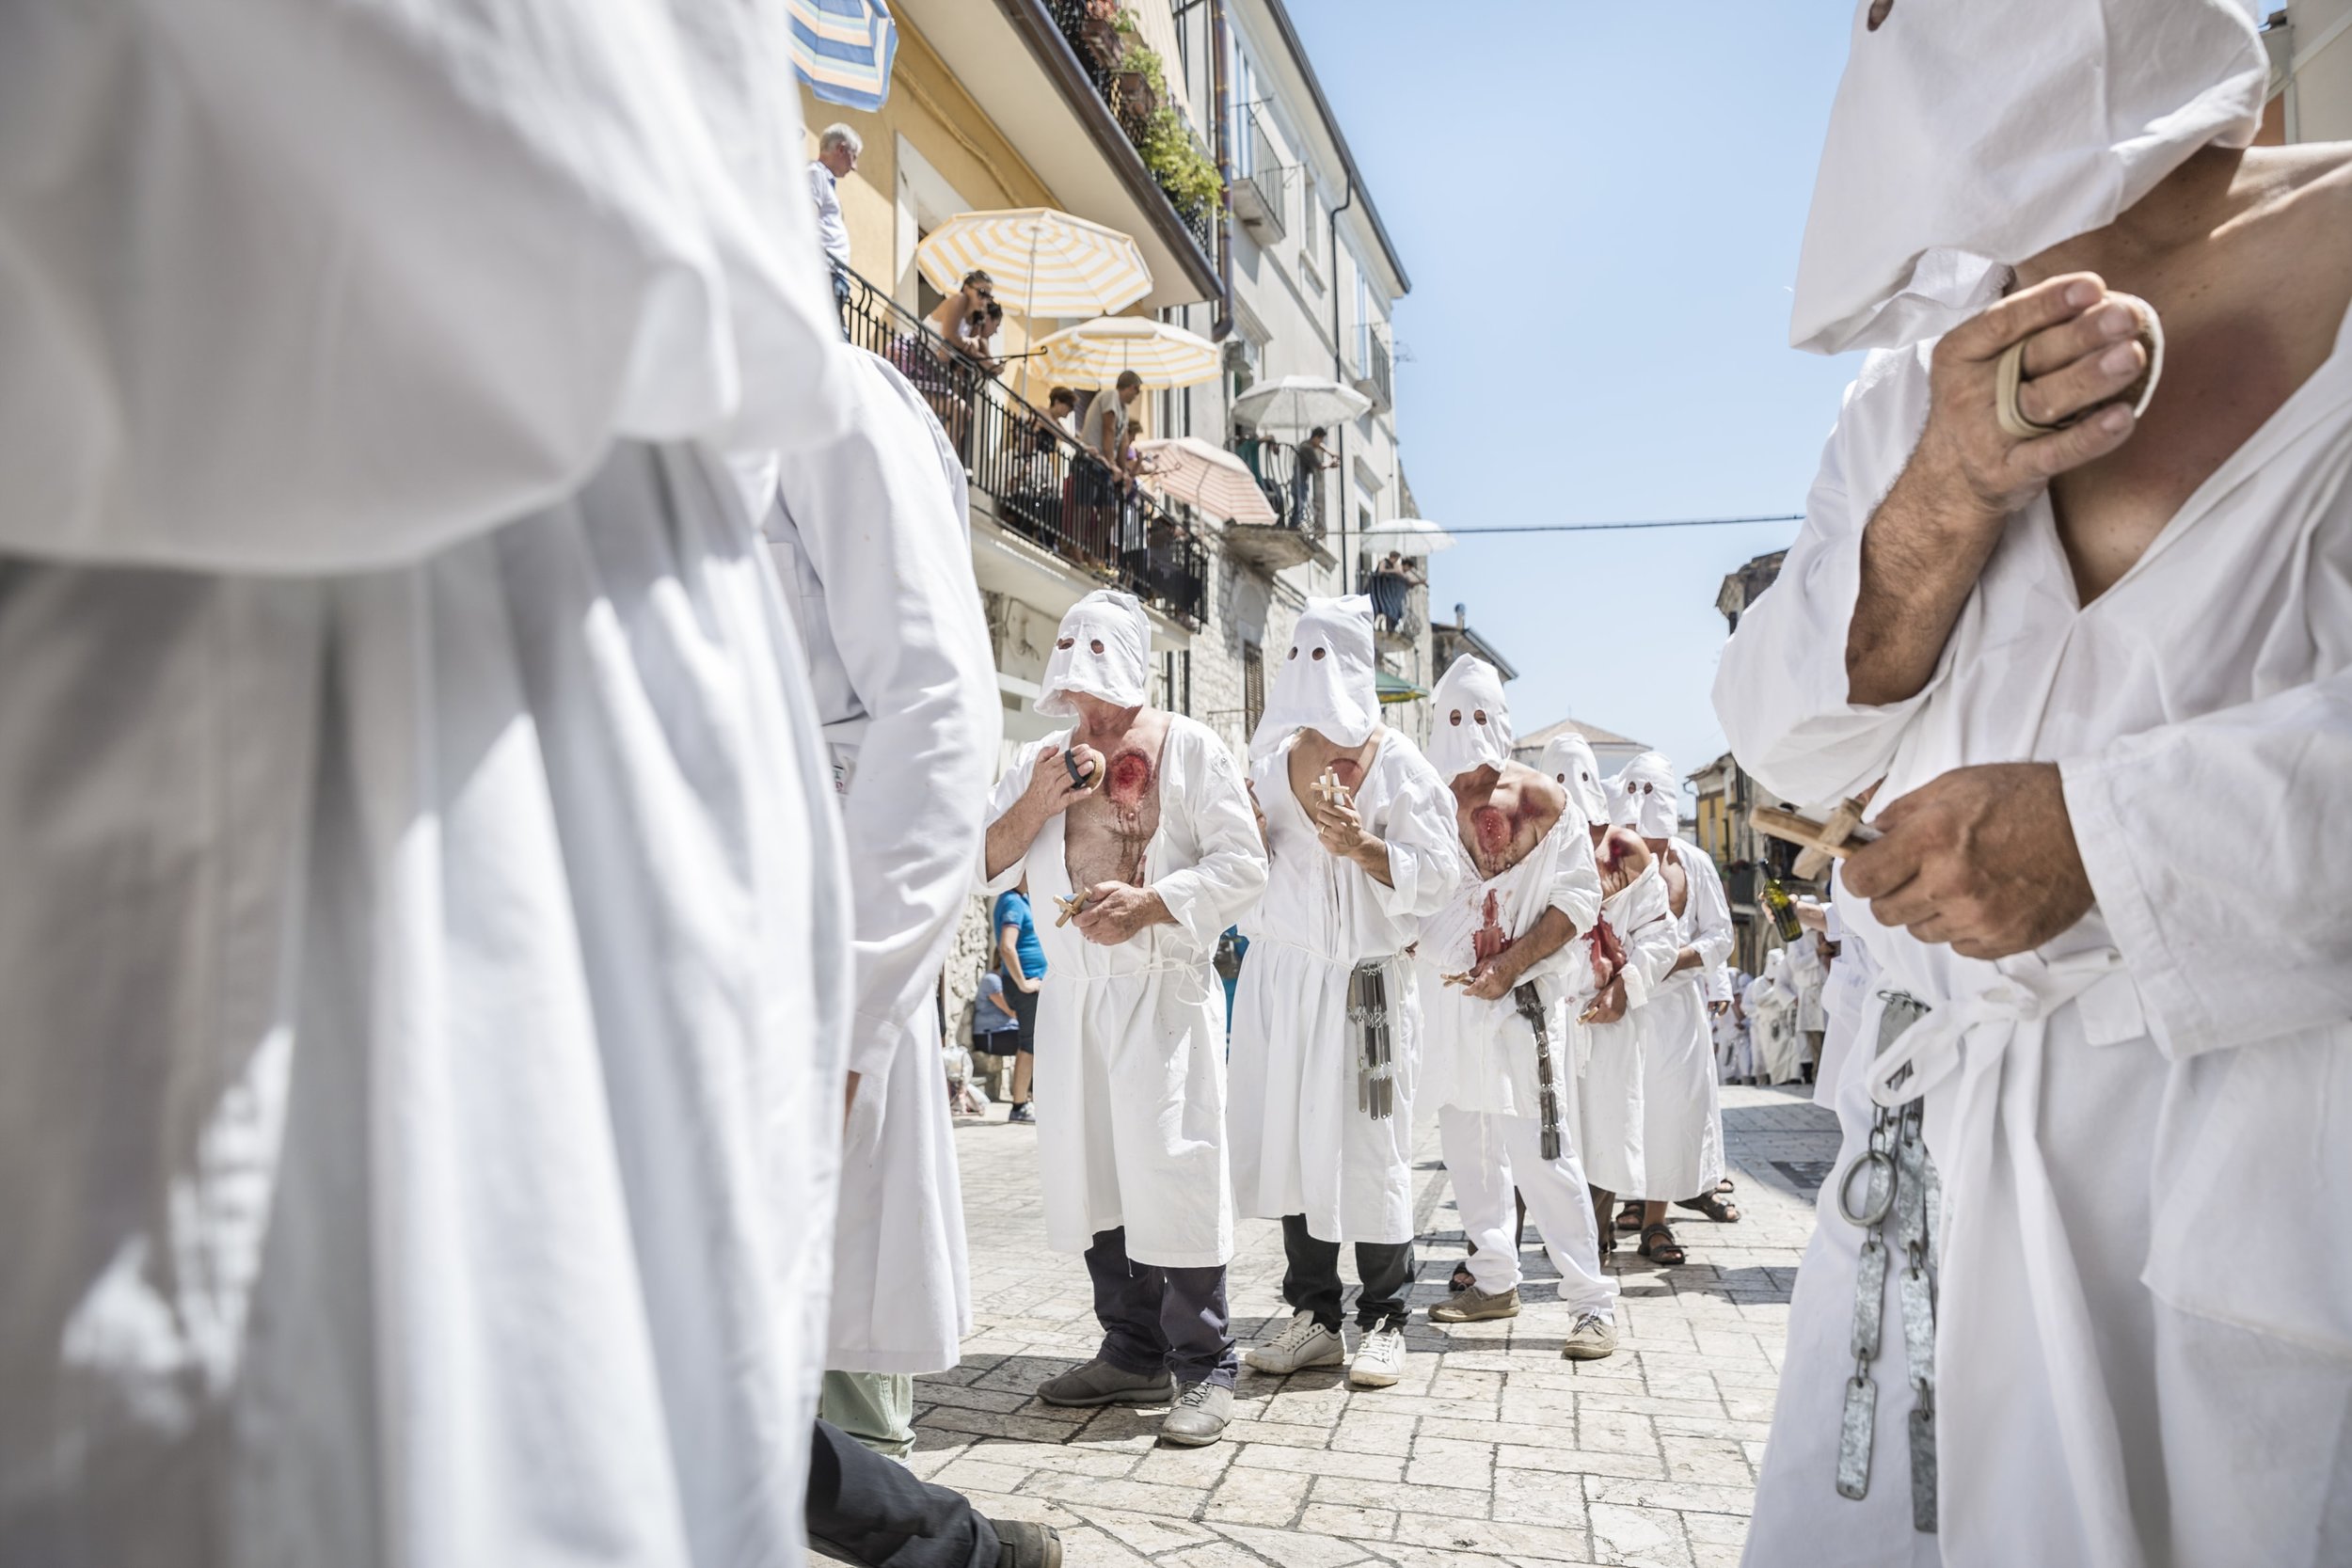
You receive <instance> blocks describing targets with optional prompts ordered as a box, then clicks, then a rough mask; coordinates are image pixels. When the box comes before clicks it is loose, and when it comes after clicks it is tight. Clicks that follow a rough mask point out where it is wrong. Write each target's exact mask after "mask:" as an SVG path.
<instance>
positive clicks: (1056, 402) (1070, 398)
mask: <svg viewBox="0 0 2352 1568" xmlns="http://www.w3.org/2000/svg"><path fill="white" fill-rule="evenodd" d="M1045 418H1046V420H1048V421H1049V422H1051V423H1052V425H1053V427H1054V428H1055V429H1056V430H1057V431H1059V432H1060V433H1061V434H1062V435H1064V436H1069V437H1070V438H1071V439H1072V440H1073V441H1075V440H1076V439H1077V438H1078V394H1077V393H1075V392H1073V391H1072V390H1071V389H1070V388H1067V387H1057V388H1054V389H1053V390H1052V391H1050V392H1048V393H1046V394H1045Z"/></svg>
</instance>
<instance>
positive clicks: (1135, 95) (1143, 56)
mask: <svg viewBox="0 0 2352 1568" xmlns="http://www.w3.org/2000/svg"><path fill="white" fill-rule="evenodd" d="M1122 14H1123V13H1122ZM1111 81H1112V83H1113V84H1114V85H1115V86H1116V87H1117V88H1118V97H1117V99H1116V100H1115V102H1116V103H1117V104H1118V106H1119V108H1120V110H1121V111H1122V112H1123V113H1125V114H1127V115H1129V116H1132V117H1133V119H1134V122H1136V123H1138V124H1139V123H1141V122H1142V121H1143V120H1145V119H1149V118H1150V117H1151V115H1152V111H1153V110H1155V109H1157V108H1158V107H1159V106H1160V105H1161V104H1163V103H1167V102H1168V68H1167V65H1166V63H1165V62H1164V61H1162V60H1161V58H1160V55H1159V51H1157V50H1155V49H1152V48H1149V47H1147V46H1146V45H1144V44H1141V43H1135V42H1130V43H1129V44H1128V45H1127V49H1126V52H1125V53H1124V54H1122V55H1120V56H1119V63H1118V65H1117V66H1115V67H1114V68H1113V70H1112V73H1111Z"/></svg>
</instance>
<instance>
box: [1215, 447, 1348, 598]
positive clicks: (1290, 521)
mask: <svg viewBox="0 0 2352 1568" xmlns="http://www.w3.org/2000/svg"><path fill="white" fill-rule="evenodd" d="M1225 445H1226V450H1227V451H1231V452H1232V454H1233V455H1234V456H1236V457H1238V458H1240V459H1241V460H1242V461H1243V462H1244V463H1246V464H1248V466H1249V471H1250V472H1251V473H1253V474H1255V475H1257V476H1258V488H1259V489H1260V490H1263V492H1265V499H1266V504H1267V505H1269V506H1271V507H1273V508H1274V519H1275V520H1274V521H1273V522H1271V523H1228V524H1226V525H1225V548H1226V550H1227V551H1228V552H1229V553H1230V554H1232V555H1235V556H1238V557H1240V558H1241V559H1242V560H1244V561H1247V562H1249V563H1250V564H1252V565H1254V566H1256V567H1258V568H1259V569H1260V570H1261V571H1265V572H1279V571H1283V570H1285V569H1287V568H1289V567H1292V566H1298V565H1303V564H1305V563H1306V562H1310V561H1312V562H1319V563H1321V564H1322V565H1326V566H1328V565H1330V564H1331V563H1332V556H1331V552H1330V550H1329V549H1328V548H1327V547H1326V546H1325V545H1324V543H1323V517H1324V504H1325V503H1324V496H1325V494H1326V491H1327V487H1328V484H1329V481H1328V479H1327V477H1326V475H1325V474H1324V473H1323V472H1322V471H1321V470H1319V469H1316V470H1310V471H1309V472H1307V473H1305V474H1301V473H1300V471H1299V465H1298V449H1297V448H1295V447H1293V446H1287V445H1284V444H1283V443H1282V442H1279V441H1273V440H1266V439H1262V438H1260V437H1258V436H1248V437H1245V438H1243V439H1240V440H1234V441H1228V442H1227V443H1226V444H1225Z"/></svg>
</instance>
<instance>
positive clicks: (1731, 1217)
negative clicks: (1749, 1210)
mask: <svg viewBox="0 0 2352 1568" xmlns="http://www.w3.org/2000/svg"><path fill="white" fill-rule="evenodd" d="M1675 1207H1676V1208H1677V1209H1688V1210H1690V1211H1692V1212H1693V1213H1700V1214H1705V1215H1706V1216H1707V1217H1708V1219H1710V1220H1713V1221H1714V1222H1715V1223H1716V1224H1717V1225H1737V1224H1739V1223H1740V1206H1739V1205H1738V1204H1736V1203H1725V1202H1724V1200H1723V1199H1722V1198H1720V1197H1717V1196H1715V1195H1714V1194H1713V1193H1708V1195H1707V1196H1705V1197H1686V1198H1682V1199H1680V1200H1679V1201H1677V1203H1676V1204H1675Z"/></svg>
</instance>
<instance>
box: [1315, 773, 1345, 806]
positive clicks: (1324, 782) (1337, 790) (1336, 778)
mask: <svg viewBox="0 0 2352 1568" xmlns="http://www.w3.org/2000/svg"><path fill="white" fill-rule="evenodd" d="M1307 787H1308V788H1309V789H1311V790H1312V791H1314V795H1315V799H1317V800H1321V801H1322V802H1323V803H1324V804H1325V805H1329V804H1330V803H1331V802H1332V801H1334V800H1343V799H1345V797H1346V795H1347V786H1346V785H1345V784H1342V783H1340V771H1339V769H1338V768H1325V769H1324V770H1323V774H1322V776H1321V777H1319V778H1318V779H1316V780H1315V782H1314V783H1312V784H1309V785H1308V786H1307Z"/></svg>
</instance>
